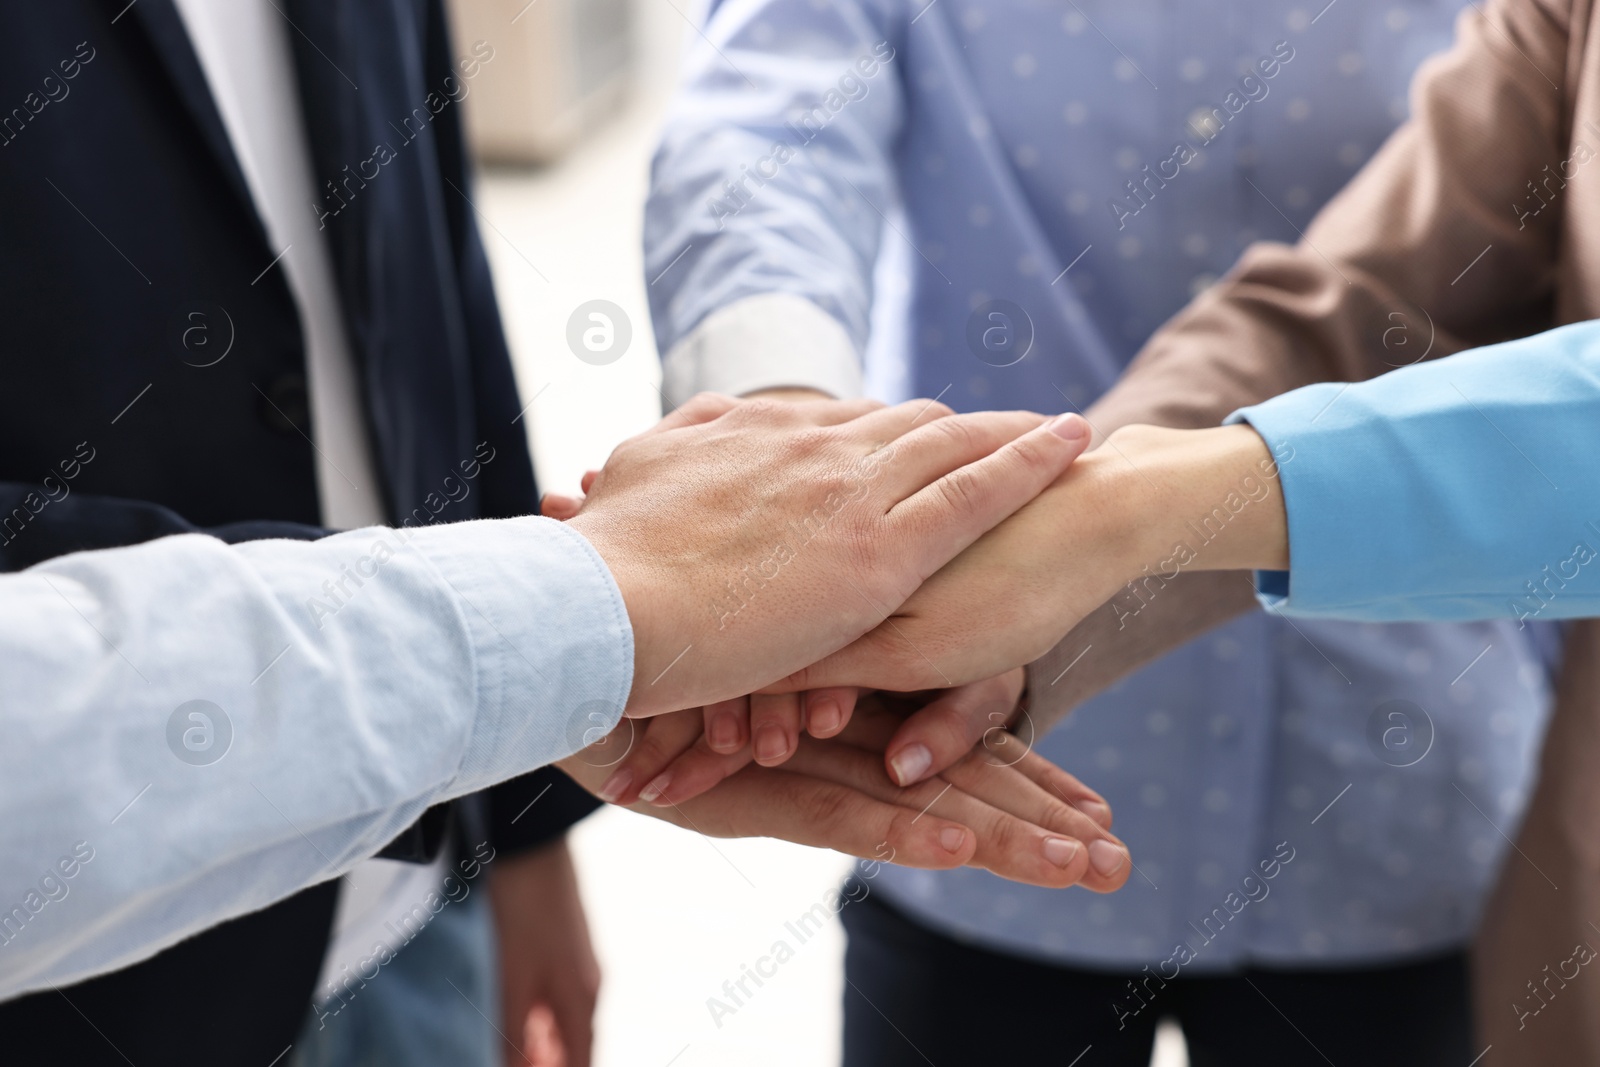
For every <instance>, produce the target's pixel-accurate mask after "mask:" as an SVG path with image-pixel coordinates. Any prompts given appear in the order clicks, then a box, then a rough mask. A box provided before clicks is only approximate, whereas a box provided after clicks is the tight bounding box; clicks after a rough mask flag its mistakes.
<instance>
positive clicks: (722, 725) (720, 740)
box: [711, 715, 739, 752]
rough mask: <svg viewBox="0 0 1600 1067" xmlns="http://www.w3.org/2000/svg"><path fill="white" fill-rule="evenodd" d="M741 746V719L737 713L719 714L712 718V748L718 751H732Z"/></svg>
mask: <svg viewBox="0 0 1600 1067" xmlns="http://www.w3.org/2000/svg"><path fill="white" fill-rule="evenodd" d="M738 747H739V719H738V716H736V715H718V716H717V717H716V718H715V719H712V720H711V748H712V749H713V750H714V751H717V752H732V751H733V750H734V749H736V748H738Z"/></svg>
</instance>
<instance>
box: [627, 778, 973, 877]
mask: <svg viewBox="0 0 1600 1067" xmlns="http://www.w3.org/2000/svg"><path fill="white" fill-rule="evenodd" d="M865 759H866V760H867V761H868V762H869V763H872V764H873V766H874V769H877V768H876V761H875V760H873V758H872V757H871V756H865ZM877 774H878V777H879V778H880V779H881V778H883V772H882V770H878V771H877ZM633 810H635V811H641V812H644V813H645V814H648V815H653V816H655V817H656V818H659V819H664V820H666V821H667V822H672V823H675V824H677V825H679V826H683V827H685V828H688V829H694V830H697V831H699V832H700V833H704V834H710V835H712V836H715V837H776V838H781V839H783V840H785V841H793V842H794V843H796V844H800V845H810V846H812V847H814V848H831V849H833V850H834V851H836V852H843V853H845V854H846V855H850V856H856V857H859V858H861V859H875V860H879V861H883V862H891V861H892V862H894V863H899V864H902V865H903V866H907V867H921V868H925V869H929V870H948V869H950V868H953V867H960V866H962V865H963V864H965V863H966V862H967V861H968V860H970V859H971V858H972V855H973V852H974V851H975V850H976V848H977V838H976V836H975V835H974V834H973V832H972V831H971V830H970V829H968V828H967V827H966V826H963V825H962V824H960V823H957V822H952V821H951V820H949V819H946V818H943V817H942V816H939V815H935V814H932V813H929V814H926V815H922V816H920V817H919V815H918V813H917V811H916V809H912V808H904V807H900V806H898V805H896V804H889V803H885V802H883V801H881V800H878V799H876V798H875V797H873V796H871V795H869V794H867V793H864V792H862V791H861V790H859V789H852V788H850V787H848V786H844V785H840V784H839V783H837V782H832V781H827V780H824V779H820V778H812V777H809V776H806V775H801V774H794V773H791V772H790V771H788V770H768V769H766V768H764V767H755V766H751V767H746V768H745V769H744V770H742V771H740V772H739V773H738V774H736V775H734V776H733V777H731V778H729V779H728V780H727V781H725V782H723V783H722V785H721V786H720V787H719V788H717V789H716V790H714V791H713V792H710V793H707V794H706V795H705V796H701V797H696V798H695V799H693V800H691V801H689V802H688V803H686V804H682V805H679V806H677V807H672V808H650V807H647V806H637V807H635V808H634V809H633Z"/></svg>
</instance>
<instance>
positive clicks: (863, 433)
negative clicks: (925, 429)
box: [849, 400, 955, 445]
mask: <svg viewBox="0 0 1600 1067" xmlns="http://www.w3.org/2000/svg"><path fill="white" fill-rule="evenodd" d="M953 414H955V412H953V411H951V410H950V409H949V408H948V407H946V406H945V405H943V404H941V403H939V402H938V401H937V400H907V401H906V402H905V403H903V404H895V405H893V406H892V407H880V408H879V409H878V410H876V411H872V412H868V413H867V414H865V415H862V416H861V417H860V418H858V419H856V420H855V421H854V422H852V423H851V424H850V427H849V429H850V432H851V433H852V434H854V435H855V436H856V437H857V438H858V439H860V440H863V441H867V442H871V443H873V444H875V445H881V444H886V443H888V442H889V441H893V440H896V439H897V438H900V437H903V436H905V435H906V434H908V433H910V432H911V431H912V430H915V429H917V428H918V427H921V426H926V425H927V424H928V423H930V422H934V421H937V420H939V419H943V418H947V417H949V416H950V415H953Z"/></svg>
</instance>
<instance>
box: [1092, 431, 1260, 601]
mask: <svg viewBox="0 0 1600 1067" xmlns="http://www.w3.org/2000/svg"><path fill="white" fill-rule="evenodd" d="M1106 453H1109V454H1110V455H1107V457H1106V462H1107V465H1108V466H1109V467H1111V468H1112V469H1113V470H1114V477H1112V478H1108V479H1107V489H1108V491H1109V492H1110V493H1111V494H1112V497H1111V499H1110V500H1108V501H1107V504H1108V506H1110V507H1111V508H1112V509H1113V510H1114V511H1115V513H1116V514H1115V516H1114V518H1113V519H1112V520H1111V522H1112V525H1113V527H1114V534H1115V535H1116V536H1118V538H1119V542H1118V543H1119V544H1120V545H1122V546H1123V549H1122V551H1120V552H1119V553H1118V554H1117V556H1118V563H1119V567H1120V570H1121V571H1122V573H1123V574H1124V577H1125V580H1129V581H1131V580H1133V579H1134V578H1137V577H1139V576H1141V575H1145V574H1148V573H1155V574H1157V575H1159V576H1161V577H1163V578H1167V579H1170V578H1174V577H1176V576H1177V574H1178V573H1179V572H1181V571H1184V570H1249V569H1264V570H1274V569H1286V568H1287V567H1288V543H1287V532H1286V531H1287V522H1286V519H1285V517H1284V508H1283V493H1282V488H1281V486H1280V484H1279V475H1278V466H1277V463H1276V462H1275V461H1274V459H1273V457H1272V454H1271V452H1270V451H1269V450H1268V448H1267V446H1266V443H1265V442H1264V441H1263V440H1262V439H1261V437H1260V435H1258V434H1257V433H1256V432H1255V431H1254V430H1252V429H1251V428H1250V427H1249V426H1245V425H1235V426H1221V427H1216V428H1212V429H1206V430H1171V429H1165V428H1161V427H1155V426H1128V427H1124V428H1122V429H1119V430H1117V431H1116V432H1114V433H1113V434H1111V436H1110V437H1108V438H1107V439H1106V444H1105V446H1104V447H1103V448H1102V449H1099V450H1097V452H1096V453H1095V455H1096V456H1097V457H1098V456H1101V455H1102V454H1106Z"/></svg>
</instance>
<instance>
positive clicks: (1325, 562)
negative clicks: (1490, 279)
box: [1232, 322, 1600, 626]
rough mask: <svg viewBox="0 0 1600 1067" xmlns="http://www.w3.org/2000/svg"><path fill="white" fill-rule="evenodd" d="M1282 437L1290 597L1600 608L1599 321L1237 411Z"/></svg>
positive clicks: (1418, 607)
mask: <svg viewBox="0 0 1600 1067" xmlns="http://www.w3.org/2000/svg"><path fill="white" fill-rule="evenodd" d="M1232 421H1244V422H1248V423H1250V425H1251V426H1253V427H1254V428H1255V429H1256V431H1257V432H1258V433H1260V434H1261V435H1262V436H1263V437H1264V438H1265V439H1266V440H1267V442H1268V443H1269V445H1270V446H1271V447H1273V449H1274V450H1275V451H1276V452H1278V453H1279V454H1281V455H1286V456H1292V458H1291V459H1289V461H1288V462H1287V463H1282V464H1281V465H1280V467H1279V470H1280V472H1281V478H1282V485H1283V493H1284V505H1285V508H1286V510H1287V513H1288V519H1289V551H1290V556H1289V561H1290V565H1291V568H1292V569H1291V570H1290V571H1289V572H1287V573H1285V572H1272V571H1268V572H1263V574H1262V576H1261V585H1262V593H1263V600H1264V602H1265V603H1267V604H1269V605H1271V606H1272V607H1273V608H1274V609H1275V610H1279V611H1282V612H1283V613H1285V614H1291V615H1300V616H1306V617H1313V616H1331V617H1336V618H1346V619H1375V620H1388V619H1484V618H1497V617H1499V618H1506V617H1509V618H1513V619H1515V620H1517V623H1518V625H1519V626H1521V625H1526V624H1528V623H1529V622H1533V621H1538V620H1550V619H1573V618H1584V617H1595V616H1600V562H1597V557H1600V463H1597V462H1596V461H1595V452H1596V449H1597V447H1600V323H1594V322H1586V323H1580V324H1578V325H1575V326H1566V327H1563V328H1562V329H1559V330H1552V331H1550V332H1549V333H1545V334H1539V335H1537V336H1535V337H1529V338H1524V339H1522V340H1519V341H1511V342H1508V343H1506V344H1500V345H1492V346H1490V347H1487V348H1478V349H1474V350H1472V351H1470V352H1463V353H1461V354H1459V355H1455V356H1452V357H1450V358H1448V359H1443V360H1438V361H1435V362H1431V363H1423V364H1419V365H1417V366H1415V367H1407V368H1405V369H1404V370H1398V371H1392V372H1390V373H1389V374H1386V375H1384V376H1383V377H1381V378H1375V379H1373V380H1372V381H1370V382H1362V383H1359V384H1355V385H1349V386H1340V385H1334V384H1323V385H1313V386H1308V387H1306V388H1304V389H1297V390H1295V391H1294V392H1292V393H1286V394H1284V395H1283V396H1281V397H1277V398H1275V399H1273V400H1270V401H1268V402H1267V403H1265V404H1258V405H1256V406H1254V407H1249V408H1245V409H1244V410H1242V411H1239V412H1236V413H1235V414H1234V415H1233V417H1232Z"/></svg>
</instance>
